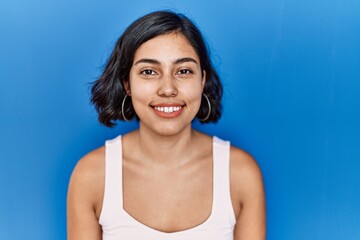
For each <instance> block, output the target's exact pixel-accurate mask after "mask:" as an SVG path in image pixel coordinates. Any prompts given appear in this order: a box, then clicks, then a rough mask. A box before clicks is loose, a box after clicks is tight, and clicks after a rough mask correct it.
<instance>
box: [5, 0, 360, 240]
mask: <svg viewBox="0 0 360 240" xmlns="http://www.w3.org/2000/svg"><path fill="white" fill-rule="evenodd" d="M163 8H170V9H174V10H178V11H180V12H183V13H185V14H187V15H188V16H190V17H191V18H192V19H194V20H195V21H196V22H197V23H198V25H199V26H200V28H201V29H202V31H203V32H204V35H205V37H206V38H207V39H208V41H209V45H210V47H211V49H212V51H213V59H214V63H215V65H216V66H217V68H218V70H219V72H220V73H221V76H222V78H223V83H224V87H225V96H224V106H225V107H224V115H223V118H222V119H221V121H220V122H219V123H218V124H217V125H207V126H205V125H200V124H198V123H196V124H195V127H196V128H197V129H200V130H202V131H204V132H207V133H209V134H215V135H217V136H219V137H221V138H224V139H229V140H231V141H232V143H233V144H235V145H237V146H239V147H242V148H243V149H245V150H247V151H249V152H251V153H252V154H253V155H254V156H255V157H256V159H257V160H258V162H259V165H260V166H261V168H262V171H263V174H264V178H265V184H266V193H267V212H268V213H267V214H268V239H269V240H304V239H310V240H311V239H315V240H329V239H334V240H335V239H346V240H352V239H360V161H359V160H360V14H359V13H360V2H359V1H357V0H353V1H351V0H347V1H340V0H328V1H321V0H313V1H285V0H273V1H262V0H252V1H206V3H205V2H204V1H193V0H182V1H160V0H153V1H145V0H143V1H139V0H134V1H123V3H121V1H118V0H112V1H106V2H105V1H84V0H79V1H70V0H67V1H52V2H51V1H45V0H38V1H24V0H17V1H10V0H2V1H1V2H0V34H1V37H0V81H1V84H0V114H1V118H0V157H1V159H0V239H4V240H7V239H16V240H17V239H19V240H20V239H34V240H39V239H41V240H43V239H44V240H47V239H54V240H57V239H59V240H60V239H65V236H66V221H65V210H66V206H65V201H66V191H67V184H68V179H69V176H70V173H71V171H72V168H73V167H74V165H75V164H76V162H77V160H78V159H79V158H80V157H81V156H82V155H84V154H85V153H86V152H88V151H90V150H91V149H93V148H96V147H98V146H100V145H102V144H103V142H104V140H105V139H108V138H111V137H114V136H116V135H117V134H120V133H124V132H126V131H129V130H130V129H134V128H135V127H136V123H120V124H119V125H118V127H116V128H115V129H107V128H105V127H102V126H100V125H99V124H98V123H97V120H96V114H95V112H94V109H93V107H92V106H90V104H89V82H91V81H93V80H95V79H96V76H98V74H99V72H100V69H101V66H102V64H103V63H104V62H105V60H106V58H107V56H108V54H109V52H110V51H111V49H112V46H113V44H114V43H115V41H116V39H117V37H118V36H119V34H120V33H121V32H122V31H123V29H124V28H125V27H126V26H127V25H128V24H129V23H131V22H132V21H133V20H135V19H136V18H137V17H139V16H141V15H143V14H145V13H148V12H149V11H153V10H158V9H163Z"/></svg>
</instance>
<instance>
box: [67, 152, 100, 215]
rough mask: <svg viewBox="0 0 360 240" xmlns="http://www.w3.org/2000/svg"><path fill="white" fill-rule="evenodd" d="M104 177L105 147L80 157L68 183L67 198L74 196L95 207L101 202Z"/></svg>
mask: <svg viewBox="0 0 360 240" xmlns="http://www.w3.org/2000/svg"><path fill="white" fill-rule="evenodd" d="M104 177H105V147H104V146H103V147H100V148H98V149H95V150H93V151H91V152H90V153H88V154H86V155H85V156H84V157H82V158H81V159H80V160H79V161H78V163H77V164H76V166H75V168H74V170H73V173H72V175H71V179H70V183H69V193H68V198H76V199H77V200H80V201H81V202H83V203H85V204H86V203H88V204H90V205H92V206H93V207H95V208H96V205H99V204H101V202H99V201H101V200H102V193H103V189H104Z"/></svg>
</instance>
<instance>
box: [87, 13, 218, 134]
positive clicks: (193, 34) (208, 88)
mask: <svg viewBox="0 0 360 240" xmlns="http://www.w3.org/2000/svg"><path fill="white" fill-rule="evenodd" d="M172 32H176V33H181V34H182V35H183V36H184V37H185V38H186V39H187V40H188V41H189V43H190V44H191V46H192V47H193V48H194V50H195V52H196V53H197V54H198V56H199V59H200V67H201V70H202V71H205V72H206V80H205V86H204V90H203V93H204V94H206V96H207V97H208V98H209V101H210V104H211V112H210V115H209V117H208V118H206V116H207V115H208V114H209V106H208V102H207V100H206V98H205V97H204V96H202V100H201V105H200V109H199V111H198V113H197V115H196V117H198V118H199V119H204V118H206V119H205V121H202V120H200V122H202V123H208V122H216V121H217V120H218V119H219V118H220V117H221V97H222V92H223V90H222V85H221V82H220V78H219V76H218V74H217V72H216V70H215V69H214V67H213V66H212V64H211V60H210V57H209V52H208V49H207V47H206V44H205V41H204V39H203V37H202V35H201V33H200V31H199V29H198V28H197V27H196V26H195V24H194V23H193V22H192V21H190V20H189V19H188V18H187V17H186V16H184V15H182V14H177V13H174V12H171V11H156V12H153V13H150V14H147V15H145V16H143V17H141V18H139V19H137V20H136V21H135V22H133V23H132V24H131V25H130V26H129V27H128V28H127V29H126V30H125V31H124V33H123V34H122V35H121V36H120V38H119V39H118V41H117V42H116V45H115V47H114V50H113V51H112V53H111V55H110V58H109V59H108V61H107V63H106V65H105V69H104V71H103V73H102V75H101V76H100V78H99V79H97V80H96V81H95V82H94V84H93V86H92V88H91V102H92V103H93V104H94V105H95V108H96V111H97V112H98V114H99V116H98V118H99V121H100V122H101V123H102V124H104V125H106V126H109V127H112V126H114V125H115V121H116V120H128V119H132V118H133V117H136V118H138V117H137V115H136V113H135V110H134V108H133V106H132V103H131V101H130V99H127V100H126V101H125V102H124V103H123V100H124V98H125V96H126V94H127V93H126V89H125V86H129V74H130V69H131V66H132V64H133V60H134V54H135V52H136V50H137V49H138V48H139V47H140V46H141V44H143V43H145V42H146V41H148V40H150V39H152V38H155V37H157V36H160V35H164V34H169V33H172ZM122 104H123V105H122ZM122 111H124V112H122ZM124 115H125V118H124Z"/></svg>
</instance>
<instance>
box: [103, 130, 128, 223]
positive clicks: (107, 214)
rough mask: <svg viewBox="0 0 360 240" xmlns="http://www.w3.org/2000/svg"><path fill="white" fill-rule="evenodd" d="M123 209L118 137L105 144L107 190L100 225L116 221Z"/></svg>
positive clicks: (120, 153)
mask: <svg viewBox="0 0 360 240" xmlns="http://www.w3.org/2000/svg"><path fill="white" fill-rule="evenodd" d="M122 208H123V197H122V143H121V136H118V137H116V138H114V139H111V140H107V141H106V143H105V188H104V198H103V207H102V210H101V214H100V219H99V223H102V222H104V221H106V222H107V221H110V222H111V221H116V219H118V217H119V215H120V214H121V212H122Z"/></svg>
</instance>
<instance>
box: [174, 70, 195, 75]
mask: <svg viewBox="0 0 360 240" xmlns="http://www.w3.org/2000/svg"><path fill="white" fill-rule="evenodd" d="M191 73H193V72H192V71H191V70H190V69H181V70H179V71H178V72H177V74H181V75H183V74H191Z"/></svg>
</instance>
